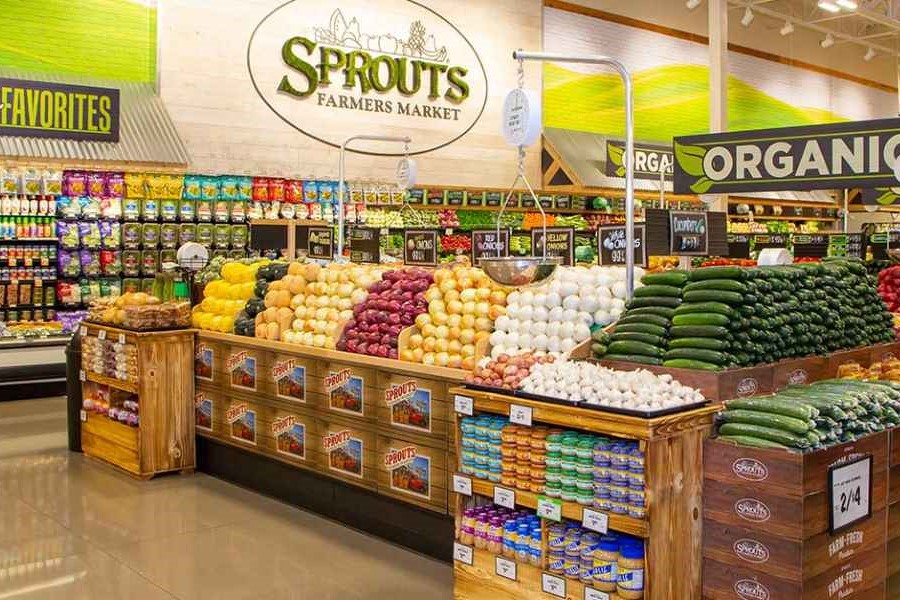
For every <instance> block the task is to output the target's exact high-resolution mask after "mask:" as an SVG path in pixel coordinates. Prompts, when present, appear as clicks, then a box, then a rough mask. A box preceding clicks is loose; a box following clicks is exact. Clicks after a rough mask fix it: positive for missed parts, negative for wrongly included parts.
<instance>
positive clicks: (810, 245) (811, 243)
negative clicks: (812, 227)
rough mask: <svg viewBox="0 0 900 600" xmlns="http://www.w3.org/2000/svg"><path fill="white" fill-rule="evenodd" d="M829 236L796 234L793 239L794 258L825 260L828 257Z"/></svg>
mask: <svg viewBox="0 0 900 600" xmlns="http://www.w3.org/2000/svg"><path fill="white" fill-rule="evenodd" d="M828 238H829V236H828V235H825V234H821V233H816V234H809V233H801V234H795V235H794V236H793V238H792V241H793V243H794V256H797V257H805V258H824V257H825V256H828V246H829V243H830V241H829V239H828Z"/></svg>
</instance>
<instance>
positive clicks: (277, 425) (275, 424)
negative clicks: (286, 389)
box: [272, 415, 297, 438]
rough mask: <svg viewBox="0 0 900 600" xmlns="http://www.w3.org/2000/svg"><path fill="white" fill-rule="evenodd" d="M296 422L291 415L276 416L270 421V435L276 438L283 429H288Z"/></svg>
mask: <svg viewBox="0 0 900 600" xmlns="http://www.w3.org/2000/svg"><path fill="white" fill-rule="evenodd" d="M296 422H297V419H296V418H295V417H294V416H293V415H285V416H283V417H276V418H275V420H274V421H272V435H274V436H275V437H276V438H277V437H278V436H279V435H281V434H282V433H284V432H285V431H290V430H291V429H292V428H293V427H294V424H295V423H296Z"/></svg>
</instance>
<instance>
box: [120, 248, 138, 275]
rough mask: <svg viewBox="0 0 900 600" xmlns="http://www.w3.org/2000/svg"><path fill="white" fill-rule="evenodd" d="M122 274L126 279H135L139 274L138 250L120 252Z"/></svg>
mask: <svg viewBox="0 0 900 600" xmlns="http://www.w3.org/2000/svg"><path fill="white" fill-rule="evenodd" d="M122 273H124V274H125V276H126V277H137V276H138V275H140V274H141V251H140V250H125V251H124V252H122Z"/></svg>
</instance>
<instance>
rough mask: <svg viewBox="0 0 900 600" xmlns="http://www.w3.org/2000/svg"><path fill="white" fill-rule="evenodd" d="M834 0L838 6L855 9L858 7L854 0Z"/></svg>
mask: <svg viewBox="0 0 900 600" xmlns="http://www.w3.org/2000/svg"><path fill="white" fill-rule="evenodd" d="M835 2H837V5H838V6H840V7H841V8H845V9H847V10H856V9H857V8H859V5H858V4H857V3H856V0H835Z"/></svg>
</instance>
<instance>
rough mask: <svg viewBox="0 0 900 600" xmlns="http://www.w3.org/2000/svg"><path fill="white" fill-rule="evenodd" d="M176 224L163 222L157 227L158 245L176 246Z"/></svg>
mask: <svg viewBox="0 0 900 600" xmlns="http://www.w3.org/2000/svg"><path fill="white" fill-rule="evenodd" d="M178 227H179V226H178V224H176V223H163V224H162V225H161V226H160V228H159V245H160V247H162V248H177V247H178Z"/></svg>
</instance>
